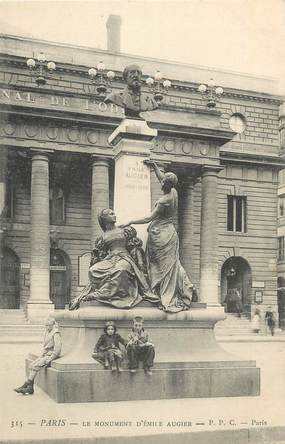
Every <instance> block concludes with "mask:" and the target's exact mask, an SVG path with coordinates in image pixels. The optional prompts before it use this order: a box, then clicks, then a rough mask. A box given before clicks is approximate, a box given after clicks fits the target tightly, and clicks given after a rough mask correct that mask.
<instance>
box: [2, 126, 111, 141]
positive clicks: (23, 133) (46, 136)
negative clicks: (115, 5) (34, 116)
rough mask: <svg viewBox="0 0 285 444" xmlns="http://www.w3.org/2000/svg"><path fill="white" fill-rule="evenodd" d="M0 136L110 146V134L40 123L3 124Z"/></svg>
mask: <svg viewBox="0 0 285 444" xmlns="http://www.w3.org/2000/svg"><path fill="white" fill-rule="evenodd" d="M0 136H3V137H13V138H20V139H32V140H39V141H48V142H59V143H67V144H68V143H69V142H71V143H74V144H77V143H78V144H80V145H92V146H98V145H99V146H110V145H109V144H108V133H106V132H104V131H100V130H99V131H94V130H92V129H90V128H84V127H81V126H72V127H64V126H54V125H52V124H51V125H46V126H45V125H41V124H40V123H34V122H25V125H23V124H22V123H21V122H20V121H18V122H12V123H10V122H9V123H7V122H1V123H0Z"/></svg>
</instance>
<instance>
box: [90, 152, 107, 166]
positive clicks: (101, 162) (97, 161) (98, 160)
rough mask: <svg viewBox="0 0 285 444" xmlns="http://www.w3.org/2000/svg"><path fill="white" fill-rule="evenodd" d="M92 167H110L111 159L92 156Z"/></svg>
mask: <svg viewBox="0 0 285 444" xmlns="http://www.w3.org/2000/svg"><path fill="white" fill-rule="evenodd" d="M90 159H91V163H92V165H94V164H96V165H102V166H109V164H110V160H111V158H110V157H105V156H98V155H97V154H91V156H90Z"/></svg>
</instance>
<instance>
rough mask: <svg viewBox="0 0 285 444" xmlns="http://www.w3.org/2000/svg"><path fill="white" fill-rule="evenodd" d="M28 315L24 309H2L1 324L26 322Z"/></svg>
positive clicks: (0, 314)
mask: <svg viewBox="0 0 285 444" xmlns="http://www.w3.org/2000/svg"><path fill="white" fill-rule="evenodd" d="M26 323H27V317H26V314H25V312H24V310H5V309H0V326H1V325H3V324H4V325H6V324H26Z"/></svg>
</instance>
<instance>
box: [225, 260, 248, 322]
mask: <svg viewBox="0 0 285 444" xmlns="http://www.w3.org/2000/svg"><path fill="white" fill-rule="evenodd" d="M251 287H252V277H251V268H250V265H249V263H248V262H247V261H246V260H245V259H244V258H243V257H241V256H232V257H230V258H228V259H227V260H226V261H225V262H224V264H223V266H222V270H221V304H222V305H224V306H225V307H226V310H227V312H228V313H236V312H237V304H236V303H235V298H236V295H237V294H239V295H240V297H241V304H242V312H244V313H250V308H251Z"/></svg>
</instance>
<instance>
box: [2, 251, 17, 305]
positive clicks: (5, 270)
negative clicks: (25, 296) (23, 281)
mask: <svg viewBox="0 0 285 444" xmlns="http://www.w3.org/2000/svg"><path fill="white" fill-rule="evenodd" d="M1 278H2V279H1V280H2V288H1V292H0V308H2V309H14V310H15V309H18V308H20V261H19V258H18V256H17V255H16V253H14V251H12V250H11V249H10V248H7V247H4V249H3V259H2V260H1Z"/></svg>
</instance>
